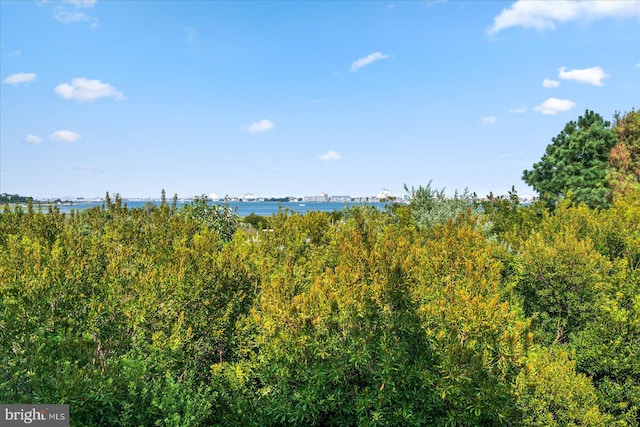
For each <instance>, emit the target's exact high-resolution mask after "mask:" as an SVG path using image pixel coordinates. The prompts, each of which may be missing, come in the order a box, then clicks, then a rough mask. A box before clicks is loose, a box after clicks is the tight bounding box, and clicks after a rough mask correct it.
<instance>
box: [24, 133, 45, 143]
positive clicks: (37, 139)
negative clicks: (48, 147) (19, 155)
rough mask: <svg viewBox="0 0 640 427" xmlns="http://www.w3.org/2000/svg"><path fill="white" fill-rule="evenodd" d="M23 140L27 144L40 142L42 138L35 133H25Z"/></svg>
mask: <svg viewBox="0 0 640 427" xmlns="http://www.w3.org/2000/svg"><path fill="white" fill-rule="evenodd" d="M24 142H26V143H27V144H40V143H41V142H42V138H40V137H39V136H37V135H31V134H27V136H25V137H24Z"/></svg>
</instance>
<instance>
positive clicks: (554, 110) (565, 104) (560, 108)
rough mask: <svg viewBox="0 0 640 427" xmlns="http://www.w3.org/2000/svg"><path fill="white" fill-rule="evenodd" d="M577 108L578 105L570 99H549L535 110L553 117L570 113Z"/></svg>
mask: <svg viewBox="0 0 640 427" xmlns="http://www.w3.org/2000/svg"><path fill="white" fill-rule="evenodd" d="M575 106H576V103H575V102H573V101H570V100H568V99H558V98H549V99H547V100H545V101H544V102H543V103H542V104H540V105H538V106H537V107H535V108H534V110H535V111H537V112H539V113H542V114H548V115H553V114H558V113H562V112H565V111H569V110H571V109H572V108H573V107H575Z"/></svg>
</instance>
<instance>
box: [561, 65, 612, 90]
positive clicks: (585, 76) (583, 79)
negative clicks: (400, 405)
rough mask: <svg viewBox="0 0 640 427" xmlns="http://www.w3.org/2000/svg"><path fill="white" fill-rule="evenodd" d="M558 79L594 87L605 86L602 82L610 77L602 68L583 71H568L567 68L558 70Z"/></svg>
mask: <svg viewBox="0 0 640 427" xmlns="http://www.w3.org/2000/svg"><path fill="white" fill-rule="evenodd" d="M558 77H560V78H561V79H563V80H574V81H576V82H578V83H588V84H592V85H594V86H604V83H602V80H604V79H606V78H607V77H609V75H608V74H607V73H605V72H604V70H603V69H602V68H601V67H591V68H585V69H582V70H577V69H576V70H567V68H566V67H560V68H559V69H558Z"/></svg>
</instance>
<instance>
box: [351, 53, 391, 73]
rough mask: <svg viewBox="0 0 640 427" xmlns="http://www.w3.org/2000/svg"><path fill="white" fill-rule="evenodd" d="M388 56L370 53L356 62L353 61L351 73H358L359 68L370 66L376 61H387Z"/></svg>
mask: <svg viewBox="0 0 640 427" xmlns="http://www.w3.org/2000/svg"><path fill="white" fill-rule="evenodd" d="M390 57H391V56H390V55H386V54H384V53H382V52H374V53H371V54H369V55H367V56H365V57H364V58H360V59H358V60H357V61H354V62H353V64H351V72H352V73H355V72H356V71H358V70H359V69H360V68H363V67H366V66H367V65H369V64H371V63H372V62H375V61H378V60H380V59H387V58H390Z"/></svg>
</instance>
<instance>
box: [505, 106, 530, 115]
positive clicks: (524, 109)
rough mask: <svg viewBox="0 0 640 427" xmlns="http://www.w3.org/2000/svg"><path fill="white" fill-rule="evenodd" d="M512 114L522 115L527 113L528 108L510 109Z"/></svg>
mask: <svg viewBox="0 0 640 427" xmlns="http://www.w3.org/2000/svg"><path fill="white" fill-rule="evenodd" d="M509 112H510V113H511V114H522V113H526V112H527V107H517V108H509Z"/></svg>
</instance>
